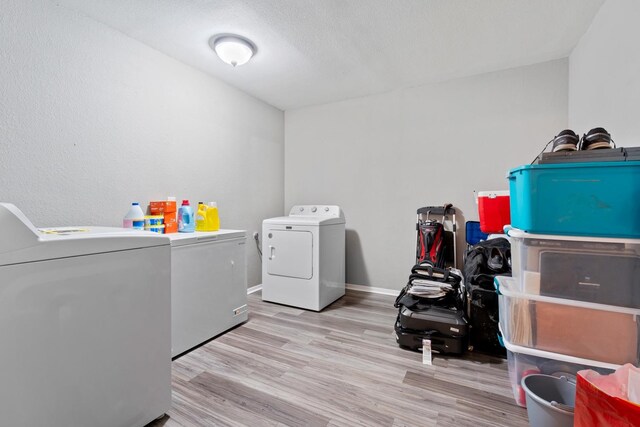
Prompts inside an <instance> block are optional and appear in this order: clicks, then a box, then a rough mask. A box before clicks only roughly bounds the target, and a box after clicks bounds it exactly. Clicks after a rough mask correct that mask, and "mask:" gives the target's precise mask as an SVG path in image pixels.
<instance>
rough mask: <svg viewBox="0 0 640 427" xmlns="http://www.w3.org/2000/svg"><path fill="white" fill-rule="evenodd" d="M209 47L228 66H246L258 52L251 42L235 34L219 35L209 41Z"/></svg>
mask: <svg viewBox="0 0 640 427" xmlns="http://www.w3.org/2000/svg"><path fill="white" fill-rule="evenodd" d="M209 46H211V49H213V50H214V51H215V52H216V54H217V55H218V56H219V57H220V59H222V60H223V61H224V62H226V63H227V64H230V65H232V66H234V67H235V66H238V65H242V64H246V63H247V62H248V61H249V60H250V59H251V57H252V56H253V55H254V54H255V52H256V46H255V45H254V44H253V43H252V42H251V41H250V40H249V39H246V38H244V37H241V36H237V35H235V34H218V35H217V36H213V37H211V38H210V39H209Z"/></svg>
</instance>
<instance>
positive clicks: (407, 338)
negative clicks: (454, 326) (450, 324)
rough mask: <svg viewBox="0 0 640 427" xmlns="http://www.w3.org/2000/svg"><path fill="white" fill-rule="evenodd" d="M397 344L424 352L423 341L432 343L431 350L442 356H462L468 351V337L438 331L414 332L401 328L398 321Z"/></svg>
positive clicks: (396, 329) (396, 328) (396, 327)
mask: <svg viewBox="0 0 640 427" xmlns="http://www.w3.org/2000/svg"><path fill="white" fill-rule="evenodd" d="M395 331H396V342H397V343H398V345H399V346H400V347H404V348H409V349H411V350H422V340H423V339H426V340H430V341H431V349H432V350H433V351H437V352H438V353H442V354H462V353H464V351H465V350H466V349H467V336H463V337H452V336H448V335H444V334H441V333H439V332H436V331H413V330H411V329H404V328H403V327H402V326H400V321H399V320H397V321H396V325H395Z"/></svg>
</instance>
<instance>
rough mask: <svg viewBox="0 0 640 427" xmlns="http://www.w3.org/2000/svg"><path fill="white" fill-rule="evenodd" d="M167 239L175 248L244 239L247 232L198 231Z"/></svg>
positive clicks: (177, 234)
mask: <svg viewBox="0 0 640 427" xmlns="http://www.w3.org/2000/svg"><path fill="white" fill-rule="evenodd" d="M166 237H168V238H169V240H171V246H174V247H175V246H184V245H193V244H196V243H209V242H219V241H224V240H231V239H238V238H244V237H246V232H245V231H244V230H218V231H196V232H193V233H171V234H167V235H166Z"/></svg>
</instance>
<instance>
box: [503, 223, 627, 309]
mask: <svg viewBox="0 0 640 427" xmlns="http://www.w3.org/2000/svg"><path fill="white" fill-rule="evenodd" d="M594 226H598V225H597V224H594ZM507 234H508V235H509V238H510V240H511V266H512V275H513V277H514V278H515V279H517V280H518V283H519V287H520V290H522V291H524V292H526V293H529V294H539V295H544V296H551V297H556V298H567V299H572V300H579V301H586V302H593V303H598V304H607V305H615V306H621V307H629V308H639V309H640V240H638V239H613V238H596V237H578V236H559V235H558V236H554V235H542V234H530V233H526V232H524V231H521V230H518V229H515V228H510V229H507Z"/></svg>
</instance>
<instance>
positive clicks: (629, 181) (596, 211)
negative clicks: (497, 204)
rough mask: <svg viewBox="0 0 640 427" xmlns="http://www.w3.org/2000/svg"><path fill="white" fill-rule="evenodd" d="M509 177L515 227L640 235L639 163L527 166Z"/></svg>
mask: <svg viewBox="0 0 640 427" xmlns="http://www.w3.org/2000/svg"><path fill="white" fill-rule="evenodd" d="M508 179H509V189H510V194H511V203H510V208H511V225H512V226H513V227H515V228H519V229H521V230H524V231H527V232H530V233H537V234H563V235H576V236H602V237H630V238H640V161H637V162H592V163H565V164H544V165H526V166H520V167H517V168H515V169H512V170H511V171H509V177H508Z"/></svg>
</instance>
